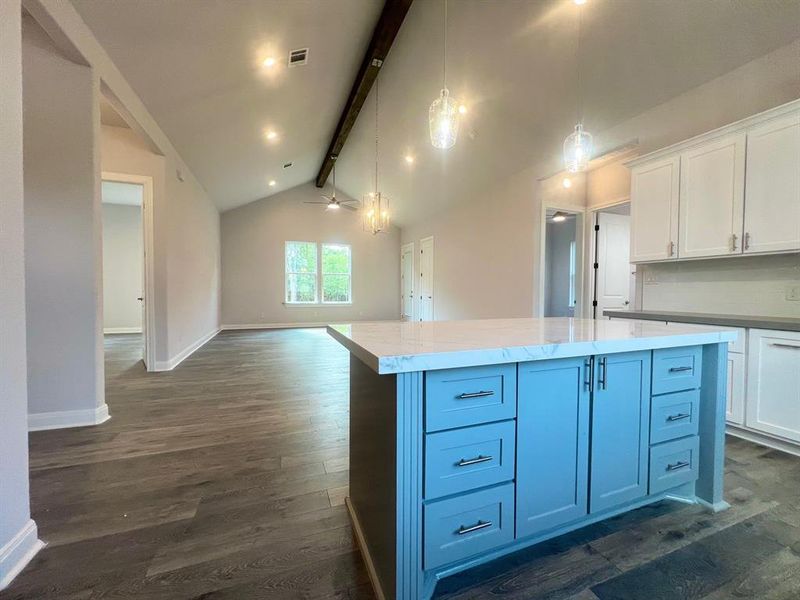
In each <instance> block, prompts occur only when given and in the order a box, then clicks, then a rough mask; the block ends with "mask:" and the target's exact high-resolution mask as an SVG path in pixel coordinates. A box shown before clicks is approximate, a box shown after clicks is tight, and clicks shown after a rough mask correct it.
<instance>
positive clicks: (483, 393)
mask: <svg viewBox="0 0 800 600" xmlns="http://www.w3.org/2000/svg"><path fill="white" fill-rule="evenodd" d="M486 396H494V392H491V391H483V390H482V391H480V392H465V393H463V394H459V395H458V396H456V398H458V399H459V400H466V399H468V398H485V397H486Z"/></svg>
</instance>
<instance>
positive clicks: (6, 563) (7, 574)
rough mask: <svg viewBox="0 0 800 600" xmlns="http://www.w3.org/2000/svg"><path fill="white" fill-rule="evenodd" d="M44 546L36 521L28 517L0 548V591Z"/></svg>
mask: <svg viewBox="0 0 800 600" xmlns="http://www.w3.org/2000/svg"><path fill="white" fill-rule="evenodd" d="M44 546H45V544H44V542H43V541H41V540H40V539H39V536H38V532H37V529H36V523H35V522H34V520H33V519H28V522H27V523H25V525H24V526H23V527H22V529H20V530H19V531H18V532H17V534H16V535H15V536H14V537H13V538H11V541H9V542H8V543H7V544H6V545H5V546H3V547H2V548H0V591H1V590H4V589H5V588H7V587H8V585H9V584H10V583H11V581H12V580H13V579H14V578H15V577H16V576H17V575H19V574H20V573H21V572H22V569H24V568H25V567H26V566H27V564H28V563H29V562H31V560H32V559H33V557H34V556H36V554H37V553H38V552H39V550H41V549H42V548H44Z"/></svg>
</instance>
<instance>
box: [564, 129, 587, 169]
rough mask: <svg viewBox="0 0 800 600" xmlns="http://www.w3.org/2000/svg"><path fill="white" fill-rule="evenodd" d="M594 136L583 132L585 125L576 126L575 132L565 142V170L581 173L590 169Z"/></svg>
mask: <svg viewBox="0 0 800 600" xmlns="http://www.w3.org/2000/svg"><path fill="white" fill-rule="evenodd" d="M592 152H593V147H592V134H591V133H589V132H588V131H584V130H583V124H581V123H578V124H577V125H575V131H573V132H572V133H571V134H569V135H568V136H567V139H566V140H564V168H565V169H566V170H567V171H569V172H570V173H579V172H581V171H585V170H586V169H588V168H589V160H591V158H592Z"/></svg>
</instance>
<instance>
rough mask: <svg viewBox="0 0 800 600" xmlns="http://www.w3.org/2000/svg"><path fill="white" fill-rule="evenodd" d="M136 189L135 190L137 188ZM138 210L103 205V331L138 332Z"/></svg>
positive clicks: (139, 221) (139, 218) (139, 279)
mask: <svg viewBox="0 0 800 600" xmlns="http://www.w3.org/2000/svg"><path fill="white" fill-rule="evenodd" d="M137 187H138V186H137ZM143 263H144V258H143V254H142V208H141V206H130V205H125V204H107V203H104V204H103V330H104V331H105V333H125V332H134V331H141V330H142V304H141V302H140V301H139V300H137V298H140V297H141V296H142V270H143V269H142V267H143Z"/></svg>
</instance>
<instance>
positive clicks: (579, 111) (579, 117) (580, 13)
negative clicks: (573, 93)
mask: <svg viewBox="0 0 800 600" xmlns="http://www.w3.org/2000/svg"><path fill="white" fill-rule="evenodd" d="M582 20H583V7H582V6H581V5H578V43H577V46H576V48H575V62H576V64H577V81H576V83H577V88H578V99H577V102H576V106H575V112H576V113H577V115H576V116H577V122H578V123H583V103H582V99H583V80H582V77H581V22H582Z"/></svg>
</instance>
